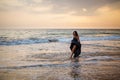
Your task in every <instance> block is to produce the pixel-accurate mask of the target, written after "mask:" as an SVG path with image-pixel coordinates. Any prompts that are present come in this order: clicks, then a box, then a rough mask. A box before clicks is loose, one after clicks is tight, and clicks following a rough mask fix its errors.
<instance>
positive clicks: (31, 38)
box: [0, 29, 120, 80]
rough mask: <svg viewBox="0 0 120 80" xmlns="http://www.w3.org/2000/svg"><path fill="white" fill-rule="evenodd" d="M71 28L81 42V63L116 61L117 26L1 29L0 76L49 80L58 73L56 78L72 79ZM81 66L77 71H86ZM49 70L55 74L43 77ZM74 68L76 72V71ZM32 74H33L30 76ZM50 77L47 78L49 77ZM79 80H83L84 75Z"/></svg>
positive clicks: (119, 58)
mask: <svg viewBox="0 0 120 80" xmlns="http://www.w3.org/2000/svg"><path fill="white" fill-rule="evenodd" d="M74 30H76V31H77V32H78V34H79V37H80V41H81V44H82V52H81V55H80V57H81V58H80V60H81V61H80V62H79V63H80V64H81V66H84V65H90V64H93V65H96V64H98V65H101V64H99V63H100V62H101V63H102V61H109V60H116V61H120V54H119V53H120V30H119V29H118V30H117V29H9V30H7V29H1V30H0V71H1V74H0V76H1V78H0V79H3V80H7V79H8V78H11V79H10V80H13V79H15V80H20V79H21V77H24V79H25V80H33V79H35V80H37V79H38V80H39V79H41V80H49V77H51V76H52V78H55V80H56V78H57V77H58V76H61V75H62V77H58V78H57V79H60V80H67V79H68V80H72V79H73V78H74V77H73V76H71V75H70V74H69V72H70V69H71V68H70V66H71V61H70V59H69V57H70V54H71V51H70V49H69V47H70V43H71V40H72V38H73V35H72V33H73V31H74ZM103 64H104V63H102V65H103ZM110 64H112V62H111V63H109V65H110ZM104 65H105V64H104ZM119 65H120V64H118V65H117V66H119ZM74 66H75V65H74ZM84 67H85V68H83V69H82V70H83V71H81V72H83V73H84V69H86V70H88V72H89V70H90V69H91V68H86V66H84ZM9 70H11V71H12V72H10V71H9ZM26 70H27V71H26ZM29 71H31V73H29ZM37 71H38V72H39V73H38V72H37ZM51 71H52V72H54V73H58V74H55V75H54V73H52V74H53V75H51V76H49V77H45V76H46V75H48V74H47V73H49V74H50V73H51ZM72 71H74V70H72ZM77 71H78V73H79V70H77ZM5 72H8V73H5ZM90 72H91V71H90ZM9 73H11V74H14V75H17V76H13V75H11V74H9ZM32 73H34V74H33V75H32ZM61 73H64V75H63V74H61ZM72 73H74V72H72ZM83 73H82V74H83ZM5 74H7V75H8V76H7V77H8V78H5V77H6V75H5ZM18 74H21V77H20V78H18ZM22 74H24V75H26V76H27V77H26V76H23V75H22ZM85 74H88V73H85ZM11 76H12V77H11ZM38 76H39V77H38ZM83 76H84V74H83ZM52 78H51V79H50V80H53V79H52ZM77 78H79V76H77ZM83 78H84V77H83ZM91 79H92V78H91ZM93 79H95V78H93ZM78 80H79V79H78ZM83 80H87V78H84V79H83ZM96 80H99V79H96Z"/></svg>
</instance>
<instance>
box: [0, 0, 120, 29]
mask: <svg viewBox="0 0 120 80" xmlns="http://www.w3.org/2000/svg"><path fill="white" fill-rule="evenodd" d="M2 28H10V29H12V28H23V29H24V28H62V29H64V28H67V29H69V28H80V29H120V0H0V29H2Z"/></svg>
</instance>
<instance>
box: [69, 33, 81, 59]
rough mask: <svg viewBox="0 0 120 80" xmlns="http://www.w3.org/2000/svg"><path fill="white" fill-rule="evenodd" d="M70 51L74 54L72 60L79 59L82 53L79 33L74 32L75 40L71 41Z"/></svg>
mask: <svg viewBox="0 0 120 80" xmlns="http://www.w3.org/2000/svg"><path fill="white" fill-rule="evenodd" d="M70 49H71V52H72V54H71V56H70V59H72V58H74V59H78V58H79V55H80V53H81V43H80V39H79V35H78V33H77V31H73V39H72V41H71V45H70Z"/></svg>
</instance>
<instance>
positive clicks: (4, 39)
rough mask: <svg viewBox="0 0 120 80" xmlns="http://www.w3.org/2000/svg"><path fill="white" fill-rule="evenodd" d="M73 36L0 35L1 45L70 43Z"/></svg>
mask: <svg viewBox="0 0 120 80" xmlns="http://www.w3.org/2000/svg"><path fill="white" fill-rule="evenodd" d="M71 39H72V38H66V37H59V38H34V37H31V38H27V39H11V38H8V37H0V45H24V44H37V43H50V42H65V43H70V42H71ZM80 40H81V41H101V40H120V36H99V37H98V36H97V37H94V36H88V37H86V36H83V37H80Z"/></svg>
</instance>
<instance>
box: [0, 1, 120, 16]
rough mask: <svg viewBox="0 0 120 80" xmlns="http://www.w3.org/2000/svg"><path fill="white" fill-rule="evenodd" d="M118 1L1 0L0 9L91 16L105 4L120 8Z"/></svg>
mask: <svg viewBox="0 0 120 80" xmlns="http://www.w3.org/2000/svg"><path fill="white" fill-rule="evenodd" d="M119 2H120V1H119V0H1V1H0V10H6V11H12V10H24V11H26V12H31V13H38V14H39V13H52V14H65V13H66V14H67V13H72V14H73V15H78V16H92V15H95V14H94V12H95V11H96V10H97V9H98V8H100V7H103V6H106V5H108V6H110V7H114V8H120V3H119ZM111 4H112V5H111ZM113 4H114V5H113ZM116 4H117V5H116Z"/></svg>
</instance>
